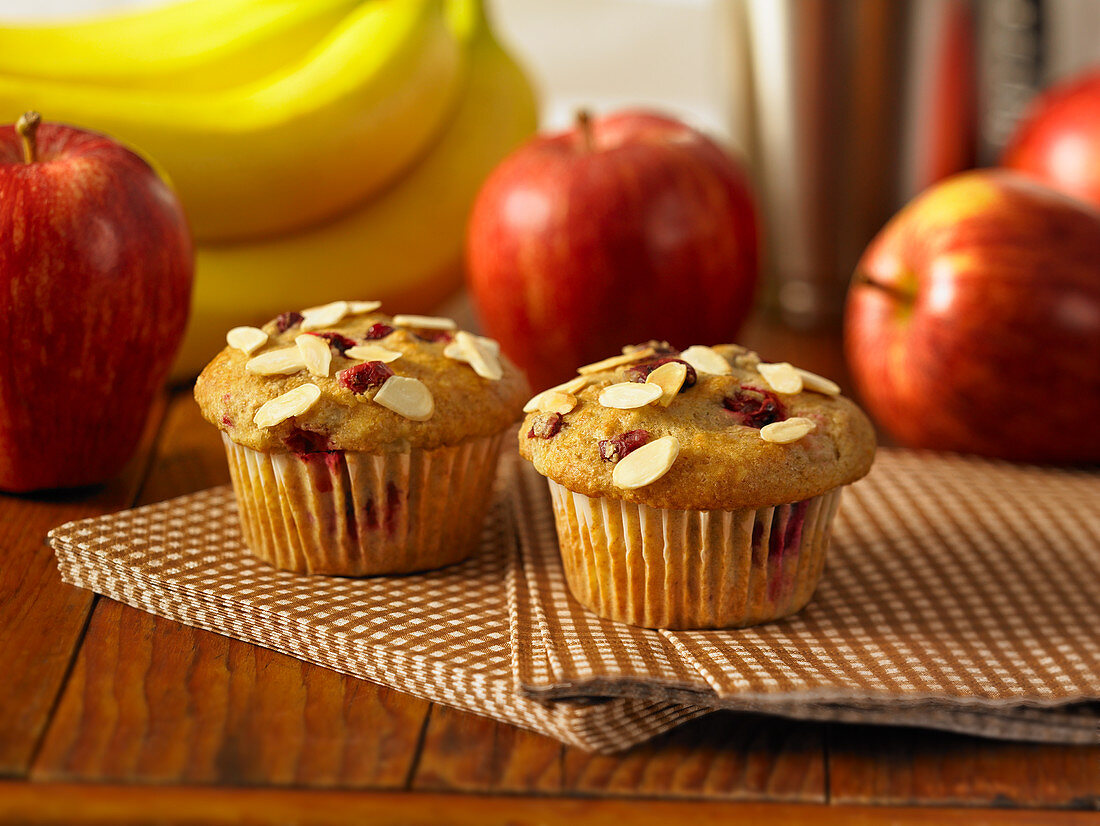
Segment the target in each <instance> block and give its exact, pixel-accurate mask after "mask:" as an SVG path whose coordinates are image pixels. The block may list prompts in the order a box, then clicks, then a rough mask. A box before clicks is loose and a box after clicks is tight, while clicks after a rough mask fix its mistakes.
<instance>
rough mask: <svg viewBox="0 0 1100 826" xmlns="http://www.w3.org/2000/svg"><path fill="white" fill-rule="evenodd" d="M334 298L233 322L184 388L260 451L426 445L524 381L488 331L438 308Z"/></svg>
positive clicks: (210, 417)
mask: <svg viewBox="0 0 1100 826" xmlns="http://www.w3.org/2000/svg"><path fill="white" fill-rule="evenodd" d="M378 308H379V302H377V301H336V302H333V303H331V304H326V305H324V306H321V307H312V308H310V309H307V310H303V311H302V312H300V313H299V312H288V313H283V314H282V315H280V316H278V317H277V318H274V319H272V320H271V321H269V322H268V323H267V324H265V325H264V326H263V327H262V328H257V327H235V328H233V329H232V330H230V331H229V333H228V335H227V336H226V340H227V341H228V343H229V346H228V347H226V348H225V349H224V350H222V351H221V352H220V353H219V354H218V355H217V356H216V357H215V358H214V360H213V361H211V362H210V363H209V364H208V365H207V366H206V368H205V369H204V370H203V371H202V374H201V375H200V376H199V378H198V381H197V382H196V384H195V399H196V400H197V401H198V403H199V407H200V408H201V409H202V414H203V416H204V417H205V418H206V420H207V421H209V422H210V423H211V424H214V425H216V426H217V427H218V428H219V429H221V430H222V431H224V432H225V433H226V435H228V437H229V438H230V439H232V440H233V441H234V442H236V443H237V444H240V445H244V446H245V447H250V448H253V449H255V450H261V451H265V452H294V453H314V452H318V451H328V450H357V451H365V452H368V453H386V452H400V451H405V450H408V449H409V448H414V447H415V448H421V449H428V450H430V449H433V448H436V447H440V446H443V445H455V444H458V443H460V442H462V441H464V440H467V439H472V438H477V437H482V436H489V435H492V434H494V433H498V432H500V431H501V430H503V429H504V428H506V427H508V426H509V425H510V424H511V423H512V422H514V421H515V420H516V419H518V418H519V416H520V408H521V406H522V404H523V401H524V399H526V398H527V396H528V395H529V394H530V388H529V387H528V385H527V380H526V379H525V378H524V376H523V374H522V373H521V372H520V371H519V370H518V369H517V368H516V367H515V366H514V365H513V364H512V363H511V362H510V361H508V359H507V358H505V357H504V356H502V355H500V348H499V346H498V345H497V343H496V342H495V341H492V340H491V339H487V338H483V337H481V336H475V335H472V334H470V333H467V332H465V331H462V330H458V329H456V325H455V323H454V322H453V321H452V320H450V319H446V318H433V317H426V316H402V315H397V316H393V317H390V316H387V315H383V314H382V313H380V312H378Z"/></svg>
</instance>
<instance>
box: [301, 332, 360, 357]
mask: <svg viewBox="0 0 1100 826" xmlns="http://www.w3.org/2000/svg"><path fill="white" fill-rule="evenodd" d="M309 335H311V336H317V337H318V338H323V339H324V340H325V341H327V342H328V345H329V347H331V348H332V349H333V350H335V351H336V352H337V353H339V354H340V355H344V353H346V352H347V351H348V350H350V349H351V348H352V347H354V346H355V342H354V341H352V340H351V339H350V338H348V337H347V336H342V335H340V334H339V333H310V334H309Z"/></svg>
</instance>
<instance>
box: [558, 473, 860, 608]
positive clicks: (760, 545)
mask: <svg viewBox="0 0 1100 826" xmlns="http://www.w3.org/2000/svg"><path fill="white" fill-rule="evenodd" d="M547 482H549V484H550V495H551V499H552V501H553V505H554V518H555V521H556V523H557V529H558V544H559V545H560V547H561V556H562V566H563V568H564V570H565V576H566V580H567V581H568V583H569V589H570V590H571V591H572V592H573V596H574V597H576V598H577V600H578V601H579V602H581V603H582V604H583V605H585V606H586V607H587V608H589V609H590V610H592V611H594V612H596V613H597V614H599V615H600V616H601V617H605V618H607V619H611V620H615V621H617V622H625V623H629V624H630V625H638V626H642V627H644V628H672V629H680V630H685V629H692V628H697V629H698V628H736V627H740V626H746V625H756V624H759V623H762V622H768V621H770V620H775V619H779V618H781V617H785V616H789V615H790V614H793V613H795V612H797V611H799V610H801V609H802V608H803V607H804V606H805V605H806V603H808V602H809V601H810V597H811V596H812V595H813V592H814V588H815V587H817V582H818V580H819V579H820V578H821V573H822V570H823V569H824V565H825V551H826V549H827V548H828V545H829V534H830V527H831V523H832V520H833V516H834V515H835V514H836V510H837V507H838V505H839V503H840V492H841V488H835V489H834V490H831V491H828V492H826V493H824V494H822V495H821V496H817V497H814V498H812V499H807V500H804V501H802V502H795V503H793V504H788V505H776V506H774V507H767V508H759V509H746V510H735V511H691V510H673V509H661V508H651V507H648V506H646V505H638V504H635V503H633V502H625V501H622V500H620V499H608V498H592V497H588V496H584V495H583V494H580V493H576V492H574V491H571V490H569V489H568V488H565V487H563V486H562V485H559V484H558V483H557V482H555V481H553V480H552V479H548V480H547Z"/></svg>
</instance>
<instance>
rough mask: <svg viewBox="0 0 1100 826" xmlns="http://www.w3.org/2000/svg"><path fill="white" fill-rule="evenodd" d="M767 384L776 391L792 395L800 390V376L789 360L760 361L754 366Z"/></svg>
mask: <svg viewBox="0 0 1100 826" xmlns="http://www.w3.org/2000/svg"><path fill="white" fill-rule="evenodd" d="M756 369H757V370H758V371H759V372H760V375H761V376H763V377H764V381H765V382H766V383H767V385H768V386H769V387H770V388H771V389H772V390H774V391H775V392H776V393H786V394H788V395H793V394H795V393H801V392H802V376H801V375H799V373H798V371H797V370H795V369H794V368H793V367H791V365H790V363H789V362H786V361H780V362H777V363H775V364H767V363H761V364H758V365H757V366H756Z"/></svg>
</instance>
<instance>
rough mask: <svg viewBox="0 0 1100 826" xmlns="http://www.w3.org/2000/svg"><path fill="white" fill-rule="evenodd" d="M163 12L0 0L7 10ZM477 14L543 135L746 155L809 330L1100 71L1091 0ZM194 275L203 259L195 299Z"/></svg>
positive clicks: (641, 2) (612, 2)
mask: <svg viewBox="0 0 1100 826" xmlns="http://www.w3.org/2000/svg"><path fill="white" fill-rule="evenodd" d="M160 4H161V3H160V0H34V2H28V1H27V0H0V18H3V19H4V20H6V21H10V22H15V21H21V20H22V21H25V20H31V19H33V20H51V19H52V20H59V19H66V18H70V17H72V16H83V15H90V14H93V13H95V12H98V11H103V10H106V9H118V8H122V7H148V6H155V5H160ZM487 5H488V11H489V14H490V17H491V19H492V21H493V23H494V25H495V29H496V32H497V35H498V37H499V39H500V40H501V41H502V42H503V43H505V44H506V45H507V46H508V47H510V50H511V52H512V54H513V56H514V57H515V58H516V59H517V60H518V61H519V63H520V64H521V65H522V66H523V67H524V68H525V69H526V70H527V72H528V74H529V77H530V79H531V80H532V81H533V85H534V87H535V88H536V89H537V91H538V99H539V103H538V106H539V109H538V112H539V121H540V127H541V128H543V129H546V128H551V129H552V128H560V127H565V126H568V125H569V124H570V122H571V121H572V118H573V115H574V112H575V110H576V109H577V107H579V106H586V107H589V108H591V109H592V110H593V111H594V112H596V113H601V112H606V111H611V110H614V109H618V108H621V107H623V106H651V107H656V108H658V109H661V110H664V111H667V112H669V113H670V114H672V115H674V116H677V117H680V118H682V119H683V120H685V121H687V122H688V123H690V124H692V125H694V126H697V127H699V128H701V129H703V130H704V131H706V132H708V133H709V134H711V135H712V136H715V137H717V138H718V139H720V140H721V141H723V142H725V143H726V144H727V145H729V146H731V147H732V148H733V149H734V150H735V151H736V152H737V153H739V154H740V155H741V156H742V157H743V158H744V159H745V160H746V161H747V166H748V171H749V174H750V175H751V176H752V178H753V180H754V183H755V186H756V192H757V200H758V206H759V209H760V212H761V218H762V224H763V226H764V228H765V231H764V233H765V249H764V254H763V257H762V261H763V274H764V279H763V281H762V290H761V291H760V293H759V294H758V295H759V297H758V303H762V304H763V305H764V306H765V307H767V308H769V309H771V310H774V311H777V312H778V313H780V314H781V315H782V317H783V319H784V320H785V321H786V322H788V323H789V324H791V325H793V326H797V327H803V328H814V327H818V328H820V327H822V326H825V327H829V326H835V325H837V324H838V323H839V319H840V316H841V312H842V303H843V297H844V289H845V285H846V283H847V281H848V279H849V278H850V276H851V273H852V268H853V266H854V264H855V262H856V261H857V259H858V257H859V255H860V253H861V251H862V250H863V249H864V247H865V246H866V244H867V242H868V241H869V239H870V238H871V237H872V236H873V235H874V233H875V232H876V231H877V230H878V229H879V228H880V227H881V226H882V225H883V223H884V222H885V221H886V219H887V218H888V217H889V216H890V215H891V214H893V213H894V212H895V211H896V210H897V209H898V208H899V207H900V206H901V205H902V204H904V203H905V202H906V201H907V200H909V199H910V198H911V197H913V196H914V195H915V194H916V193H918V192H920V191H921V190H923V189H924V188H926V187H927V186H928V185H929V184H931V183H933V182H934V181H936V180H938V179H941V178H943V177H944V176H946V175H949V174H951V173H952V172H955V171H958V170H961V169H965V168H969V167H972V166H975V165H988V164H992V163H994V162H995V160H996V158H997V156H998V153H999V152H1000V150H1001V149H1002V147H1003V146H1004V144H1005V141H1006V140H1007V138H1008V136H1009V135H1010V133H1011V131H1012V129H1013V127H1014V125H1015V124H1016V123H1017V121H1018V120H1019V118H1020V116H1021V114H1022V113H1023V112H1024V110H1025V108H1026V106H1027V105H1028V103H1029V102H1030V101H1031V100H1032V99H1033V97H1034V96H1035V94H1036V92H1037V91H1038V90H1040V89H1042V88H1043V87H1045V86H1047V85H1049V84H1051V83H1053V82H1055V81H1057V80H1059V79H1061V78H1064V77H1067V76H1070V75H1073V74H1074V73H1077V72H1079V71H1081V70H1082V69H1083V68H1085V67H1088V66H1090V65H1092V64H1096V63H1100V2H1097V1H1096V0H890V1H889V2H885V1H884V0H491V2H489V3H488V4H487ZM62 114H64V113H62ZM88 125H90V126H95V124H88ZM121 137H123V138H125V137H126V135H125V134H123V135H121ZM169 172H170V173H172V172H173V170H172V169H169ZM185 201H186V198H185ZM203 240H204V239H203V238H202V237H201V233H200V237H199V238H198V241H199V243H200V245H201V244H202V243H203ZM202 278H203V261H202V258H201V256H200V270H199V298H198V299H197V300H199V301H201V300H202ZM432 297H433V298H439V297H441V296H440V295H439V294H438V292H433V293H432ZM219 323H221V322H220V321H219ZM195 363H197V361H196V362H195Z"/></svg>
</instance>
